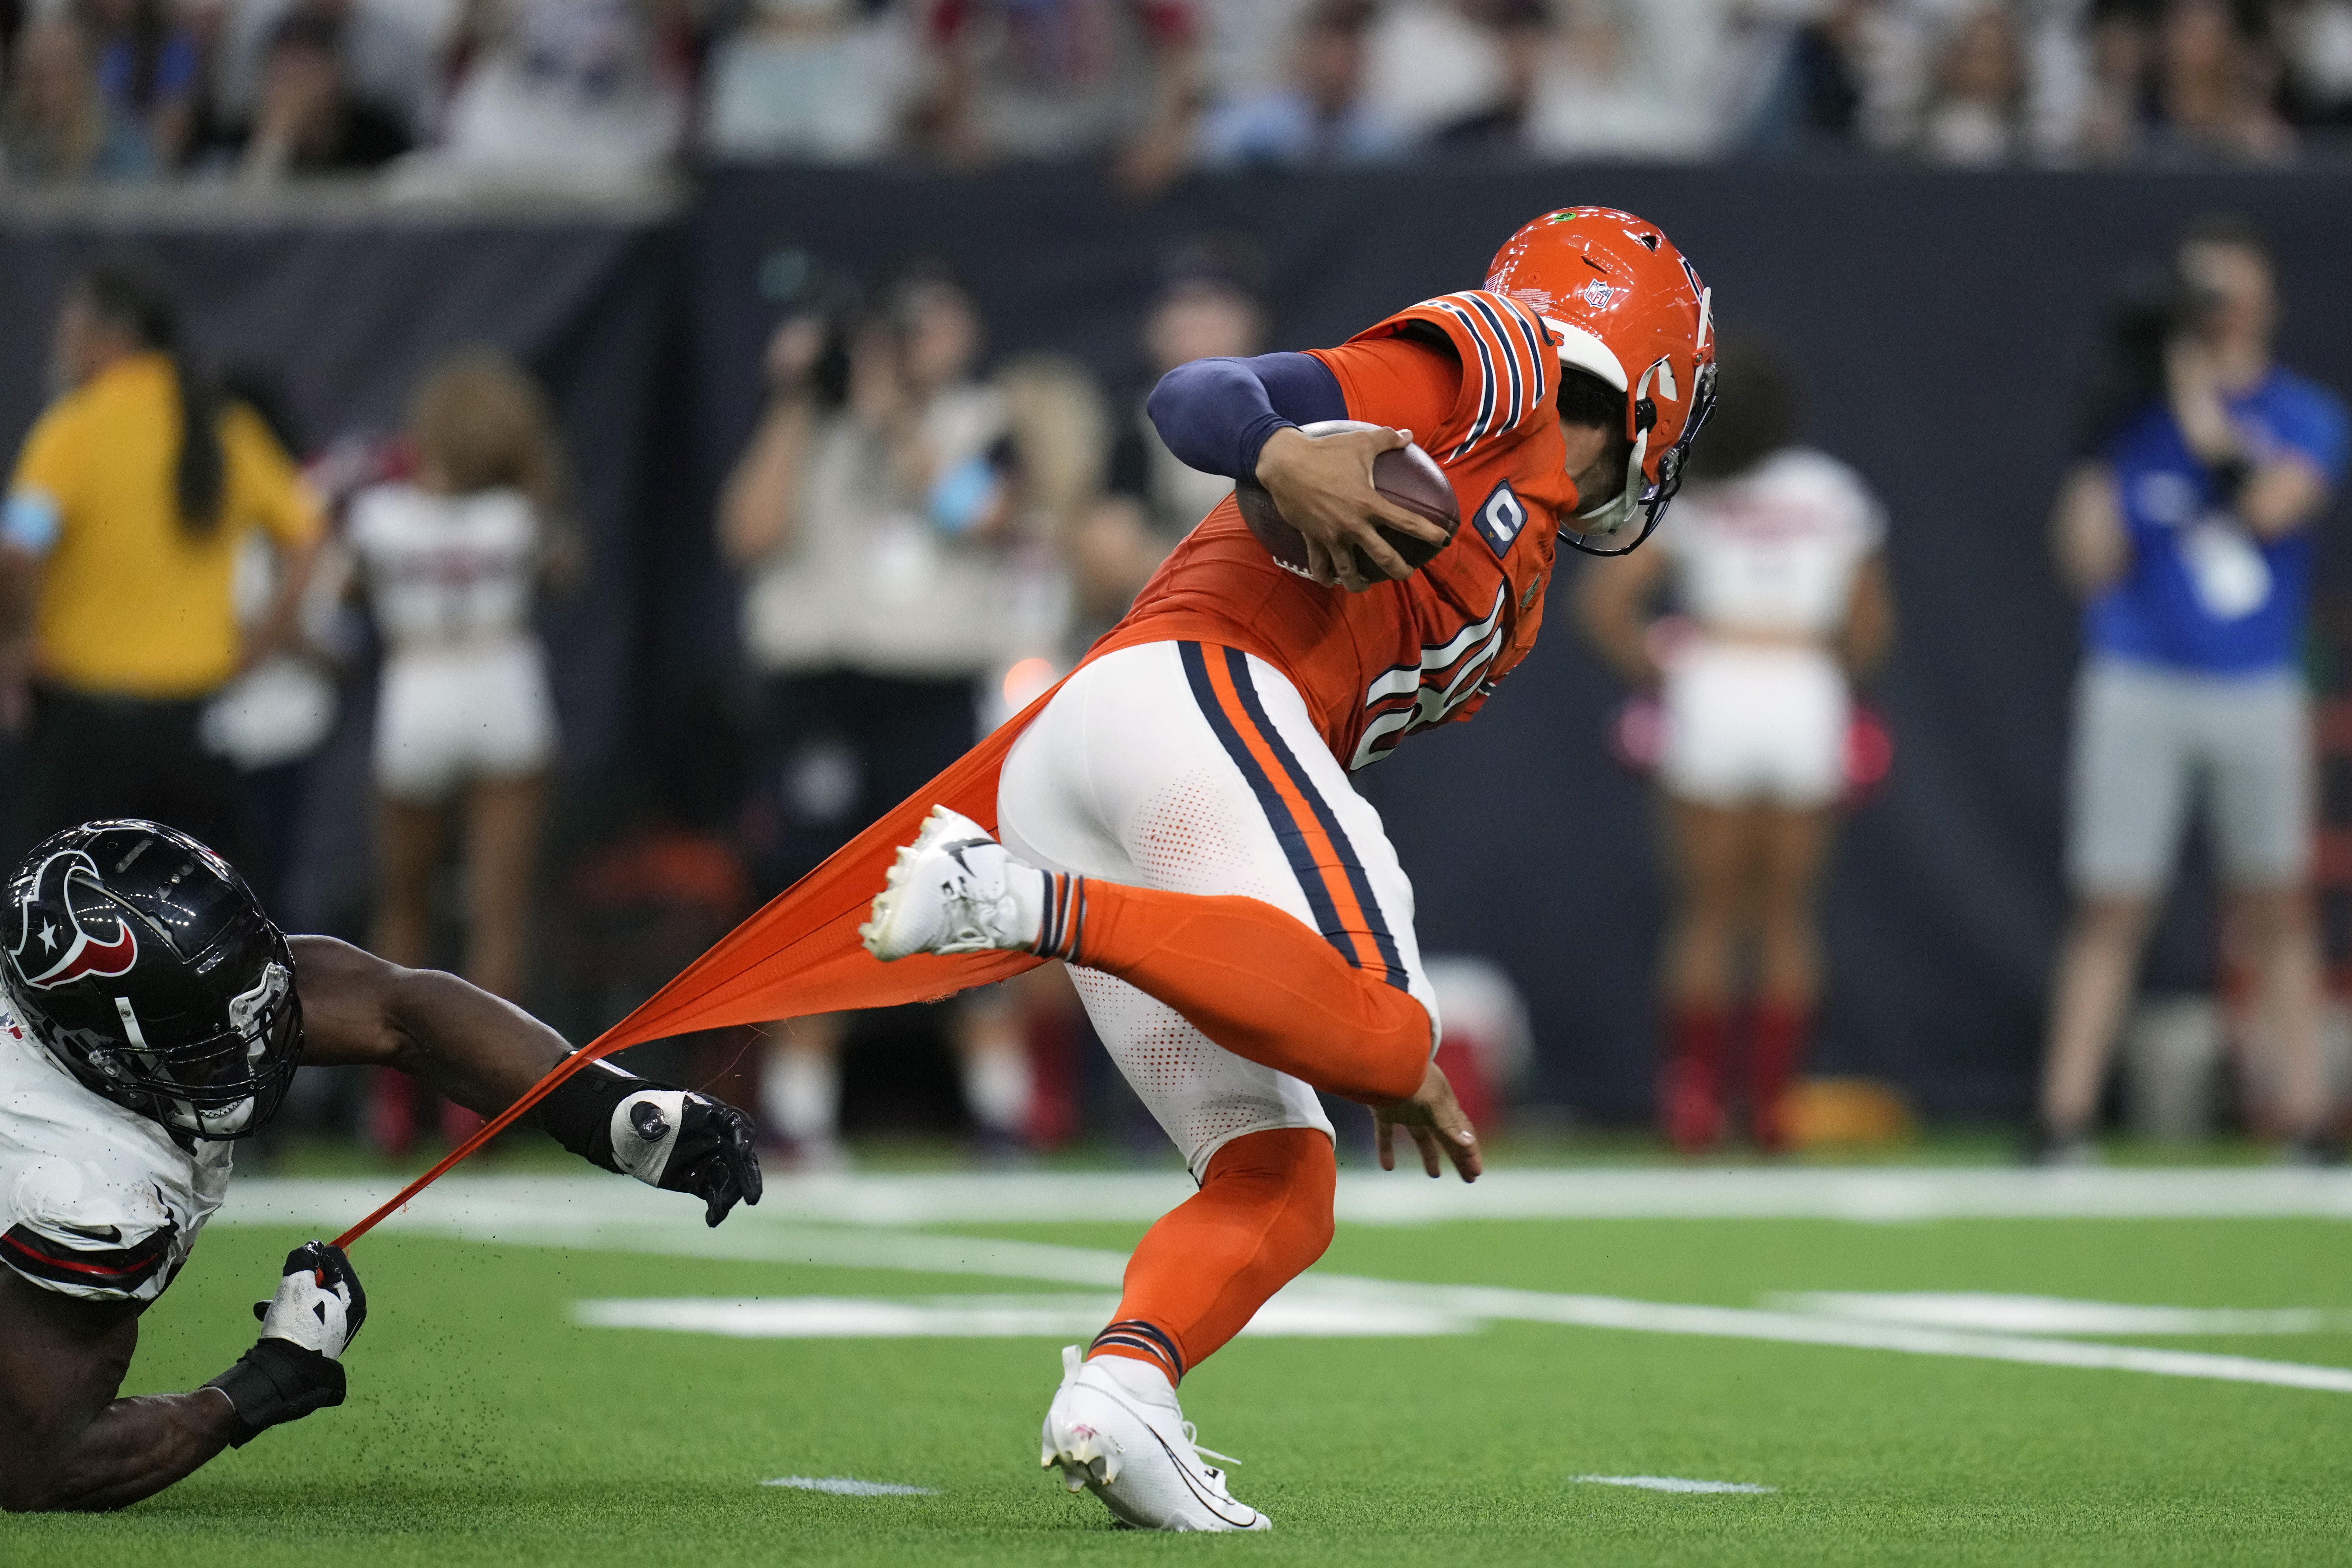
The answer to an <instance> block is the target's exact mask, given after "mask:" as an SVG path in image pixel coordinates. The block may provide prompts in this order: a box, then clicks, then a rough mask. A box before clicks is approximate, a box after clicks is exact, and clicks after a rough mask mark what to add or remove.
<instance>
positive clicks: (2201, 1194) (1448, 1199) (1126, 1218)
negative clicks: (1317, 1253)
mask: <svg viewBox="0 0 2352 1568" xmlns="http://www.w3.org/2000/svg"><path fill="white" fill-rule="evenodd" d="M390 1190H391V1184H390V1183H389V1182H387V1181H306V1180H275V1179H271V1178H268V1177H263V1178H258V1179H255V1180H251V1181H240V1182H239V1183H237V1184H236V1186H235V1187H233V1188H232V1189H231V1190H230V1193H229V1198H228V1203H227V1204H226V1206H225V1207H224V1208H223V1209H222V1211H221V1216H220V1218H221V1223H224V1224H240V1223H241V1224H286V1225H301V1226H314V1225H325V1226H335V1227H338V1228H340V1227H341V1226H343V1225H346V1224H348V1223H349V1222H350V1221H352V1219H355V1218H357V1217H358V1216H359V1215H362V1214H365V1213H366V1212H367V1211H368V1210H369V1209H370V1208H372V1207H373V1206H374V1205H376V1204H378V1203H380V1202H382V1201H383V1198H384V1197H385V1196H386V1195H387V1194H389V1192H390ZM1191 1195H1192V1183H1191V1182H1190V1181H1188V1180H1186V1179H1185V1178H1184V1176H1183V1175H1182V1174H1181V1173H1174V1172H1164V1173H1161V1172H1154V1173H1138V1172H1118V1171H1096V1172H1069V1173H1058V1172H1057V1173H1042V1172H1010V1173H1007V1172H985V1171H970V1172H957V1173H951V1174H940V1175H870V1176H869V1175H835V1176H793V1175H778V1176H776V1177H773V1178H772V1179H771V1180H770V1181H769V1183H768V1189H767V1194H766V1196H765V1197H764V1198H763V1199H762V1200H761V1205H760V1206H759V1207H758V1208H756V1209H740V1210H738V1211H737V1212H736V1214H735V1215H734V1216H733V1217H732V1218H730V1220H729V1221H728V1224H727V1228H729V1229H733V1228H735V1227H737V1226H748V1227H751V1228H757V1227H760V1226H792V1225H803V1224H809V1223H812V1222H814V1223H818V1224H835V1225H856V1226H921V1225H976V1224H1028V1223H1034V1222H1055V1221H1080V1220H1101V1221H1109V1222H1118V1223H1136V1222H1143V1221H1149V1220H1154V1219H1157V1218H1159V1217H1160V1215H1163V1214H1165V1213H1167V1212H1168V1210H1170V1209H1171V1208H1173V1207H1175V1205H1178V1204H1180V1203H1181V1202H1182V1201H1183V1200H1184V1199H1185V1198H1187V1197H1190V1196H1191ZM467 1208H473V1209H476V1210H478V1211H480V1212H482V1213H485V1214H489V1213H512V1212H519V1211H531V1212H534V1213H537V1214H541V1215H553V1214H556V1213H562V1214H568V1215H572V1217H574V1218H575V1219H578V1220H581V1221H583V1222H589V1223H609V1222H613V1221H621V1220H630V1219H637V1220H645V1221H647V1222H649V1223H653V1224H659V1225H665V1226H667V1225H669V1224H672V1223H674V1222H675V1221H676V1220H677V1197H676V1195H675V1194H668V1193H658V1192H656V1191H654V1190H653V1189H651V1188H649V1187H646V1186H642V1185H639V1184H635V1183H633V1182H622V1181H615V1180H614V1179H613V1178H612V1177H610V1176H598V1175H591V1174H586V1173H583V1174H581V1175H578V1176H568V1175H565V1176H551V1175H530V1176H520V1175H518V1176H501V1175H495V1174H493V1175H466V1176H460V1177H453V1178H451V1179H449V1180H446V1181H444V1182H441V1183H439V1184H436V1185H435V1186H433V1187H431V1188H429V1189H427V1190H426V1191H425V1193H423V1194H420V1195H419V1196H418V1197H417V1199H416V1200H415V1203H413V1204H411V1205H409V1207H408V1209H407V1210H406V1211H405V1212H404V1213H403V1214H401V1215H395V1216H394V1217H393V1218H392V1219H391V1220H388V1221H386V1222H385V1223H386V1224H387V1225H393V1226H398V1225H403V1224H408V1223H415V1224H421V1225H425V1226H428V1227H433V1226H438V1225H439V1224H440V1223H442V1220H443V1218H444V1217H445V1216H446V1215H450V1214H451V1213H452V1212H453V1211H457V1210H464V1209H467ZM1339 1217H1340V1219H1341V1220H1343V1221H1345V1222H1348V1223H1349V1224H1355V1225H1425V1224H1433V1223H1435V1222H1438V1221H1444V1220H1475V1219H1489V1220H1507V1219H1843V1220H1859V1221H1866V1222H1871V1223H1897V1222H1905V1221H1917V1220H1934V1219H2254V1218H2270V1219H2280V1218H2317V1219H2338V1220H2340V1219H2352V1171H2312V1170H2295V1169H2286V1168H2275V1167H2262V1168H2225V1169H2190V1170H2087V1171H2032V1170H2011V1169H1970V1168H1953V1169H1917V1168H1915V1169H1899V1170H1887V1169H1871V1170H1815V1169H1796V1170H1791V1169H1785V1168H1782V1169H1769V1170H1722V1171H1708V1170H1655V1171H1626V1170H1573V1169H1570V1170H1547V1171H1496V1172H1493V1173H1489V1174H1488V1175H1486V1177H1485V1178H1483V1179H1482V1180H1481V1181H1480V1182H1479V1183H1478V1184H1477V1185H1475V1186H1465V1185H1463V1184H1461V1183H1459V1182H1443V1183H1441V1182H1432V1181H1427V1180H1424V1179H1423V1178H1422V1177H1421V1176H1420V1175H1419V1174H1418V1173H1415V1174H1412V1175H1406V1174H1402V1173H1399V1174H1393V1175H1387V1174H1349V1175H1345V1176H1342V1177H1340V1178H1339Z"/></svg>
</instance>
